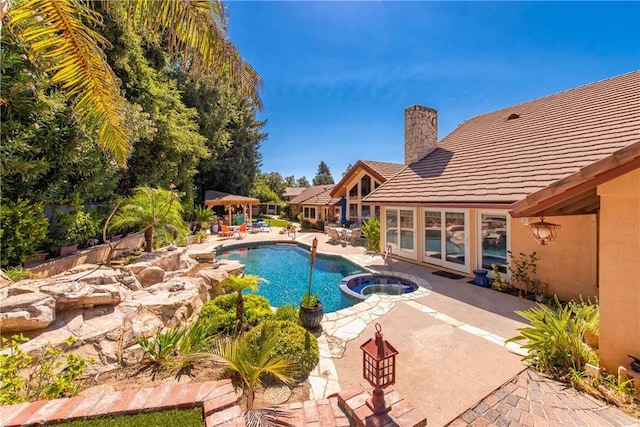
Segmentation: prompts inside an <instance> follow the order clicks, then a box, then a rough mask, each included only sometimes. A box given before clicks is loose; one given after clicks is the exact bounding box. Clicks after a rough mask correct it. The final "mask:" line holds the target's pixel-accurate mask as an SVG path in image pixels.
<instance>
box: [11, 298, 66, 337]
mask: <svg viewBox="0 0 640 427" xmlns="http://www.w3.org/2000/svg"><path fill="white" fill-rule="evenodd" d="M55 319H56V301H55V300H54V299H53V298H52V297H51V296H49V295H47V294H43V293H39V292H30V293H24V294H20V295H14V296H11V297H8V298H6V299H3V300H2V301H0V330H2V332H3V333H5V332H22V331H31V330H34V329H42V328H45V327H47V326H49V325H50V324H52V323H53V321H54V320H55Z"/></svg>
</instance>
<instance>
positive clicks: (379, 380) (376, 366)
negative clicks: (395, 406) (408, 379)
mask: <svg viewBox="0 0 640 427" xmlns="http://www.w3.org/2000/svg"><path fill="white" fill-rule="evenodd" d="M360 348H361V349H362V375H363V377H364V378H365V379H366V380H367V381H369V383H370V384H371V385H372V386H373V395H372V397H371V398H369V399H367V406H369V408H370V409H371V410H372V411H373V413H374V414H376V415H380V414H384V413H386V412H388V411H389V410H390V409H391V406H390V405H389V406H387V404H386V402H385V400H384V388H386V387H387V386H390V385H392V384H394V383H395V382H396V355H397V354H398V351H397V350H396V349H395V348H394V347H393V346H392V345H391V344H390V343H389V342H388V341H386V340H384V339H383V338H382V327H381V326H380V324H379V323H376V334H375V338H369V340H367V342H365V343H364V344H362V345H361V346H360Z"/></svg>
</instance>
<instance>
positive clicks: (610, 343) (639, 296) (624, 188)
mask: <svg viewBox="0 0 640 427" xmlns="http://www.w3.org/2000/svg"><path fill="white" fill-rule="evenodd" d="M598 195H599V196H600V251H599V253H600V274H599V276H600V365H601V366H604V367H605V368H606V369H607V371H608V372H611V373H615V372H616V370H617V368H618V366H620V365H622V366H625V367H627V368H628V367H629V362H630V359H629V357H627V354H632V355H634V356H636V357H640V170H637V169H636V170H635V171H632V172H629V173H627V174H626V175H623V176H621V177H618V178H616V179H614V180H611V181H609V182H608V183H605V184H603V185H600V186H599V187H598Z"/></svg>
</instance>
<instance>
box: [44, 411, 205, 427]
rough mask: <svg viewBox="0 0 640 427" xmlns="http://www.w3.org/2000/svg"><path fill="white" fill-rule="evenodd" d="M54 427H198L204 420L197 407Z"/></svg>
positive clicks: (98, 419) (119, 416) (68, 423)
mask: <svg viewBox="0 0 640 427" xmlns="http://www.w3.org/2000/svg"><path fill="white" fill-rule="evenodd" d="M53 425H55V426H56V427H120V426H127V427H165V426H171V427H196V426H204V419H203V418H202V408H201V407H197V408H191V409H168V410H166V411H154V412H142V413H139V414H134V415H114V416H106V417H99V418H91V419H88V420H75V421H64V422H61V423H55V424H53Z"/></svg>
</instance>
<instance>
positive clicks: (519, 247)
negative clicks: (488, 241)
mask: <svg viewBox="0 0 640 427" xmlns="http://www.w3.org/2000/svg"><path fill="white" fill-rule="evenodd" d="M529 220H530V221H531V222H536V221H539V220H540V218H534V217H532V218H530V219H529ZM544 220H545V222H551V223H554V224H558V225H560V226H561V228H560V229H559V230H558V237H557V239H556V240H554V241H553V242H550V243H548V244H546V245H544V246H542V245H539V244H538V243H537V242H536V241H535V240H534V239H533V238H532V237H531V236H530V234H529V228H528V226H527V225H525V224H524V223H523V222H522V220H521V219H520V218H515V219H512V220H511V252H513V254H514V255H517V254H519V253H520V252H524V253H525V254H530V253H532V252H534V251H535V252H536V256H537V257H538V258H540V260H539V261H538V263H537V264H538V271H537V273H536V274H535V275H533V277H535V278H537V279H539V280H540V281H542V282H546V283H547V289H546V290H545V293H546V294H547V295H553V294H556V295H558V298H560V299H561V300H565V301H568V300H570V299H578V298H580V297H581V296H582V298H584V299H586V298H589V297H591V298H592V297H595V296H598V287H597V284H598V276H597V269H598V263H597V253H598V251H597V236H598V224H597V218H596V216H595V215H568V216H557V217H545V219H544Z"/></svg>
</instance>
